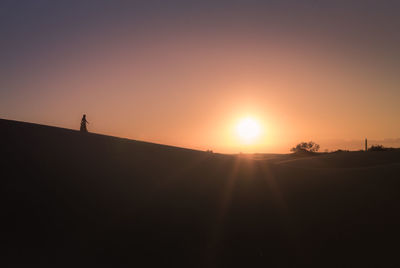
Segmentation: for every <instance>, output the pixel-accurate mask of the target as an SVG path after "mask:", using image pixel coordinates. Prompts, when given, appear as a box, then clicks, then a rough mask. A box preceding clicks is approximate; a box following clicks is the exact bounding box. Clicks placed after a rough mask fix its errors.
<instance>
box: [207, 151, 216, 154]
mask: <svg viewBox="0 0 400 268" xmlns="http://www.w3.org/2000/svg"><path fill="white" fill-rule="evenodd" d="M206 152H207V153H209V154H213V153H214V152H213V150H207V151H206Z"/></svg>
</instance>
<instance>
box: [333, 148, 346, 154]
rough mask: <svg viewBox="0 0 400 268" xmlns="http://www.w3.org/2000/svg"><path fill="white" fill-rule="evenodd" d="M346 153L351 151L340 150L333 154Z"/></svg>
mask: <svg viewBox="0 0 400 268" xmlns="http://www.w3.org/2000/svg"><path fill="white" fill-rule="evenodd" d="M344 152H346V153H347V152H350V151H349V150H342V149H338V150H336V151H333V152H332V153H344Z"/></svg>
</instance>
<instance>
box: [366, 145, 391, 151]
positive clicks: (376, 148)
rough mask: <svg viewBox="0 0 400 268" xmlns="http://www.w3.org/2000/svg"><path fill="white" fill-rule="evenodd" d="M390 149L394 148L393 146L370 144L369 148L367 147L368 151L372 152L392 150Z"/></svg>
mask: <svg viewBox="0 0 400 268" xmlns="http://www.w3.org/2000/svg"><path fill="white" fill-rule="evenodd" d="M392 150H394V148H387V147H384V146H383V145H380V144H377V145H372V146H371V147H370V148H368V151H372V152H383V151H392Z"/></svg>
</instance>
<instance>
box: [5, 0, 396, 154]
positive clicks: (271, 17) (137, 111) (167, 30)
mask: <svg viewBox="0 0 400 268" xmlns="http://www.w3.org/2000/svg"><path fill="white" fill-rule="evenodd" d="M399 13H400V1H385V0H379V1H378V0H376V1H370V0H360V1H354V0H353V1H352V0H346V1H342V0H336V1H317V0H309V1H301V0H292V1H286V0H280V1H261V0H259V1H257V0H246V1H235V0H231V1H216V0H213V1H211V0H202V1H189V0H186V1H174V0H171V1H162V0H159V1H153V0H146V1H103V0H97V1H41V0H37V1H0V34H1V42H0V117H1V118H6V119H13V120H20V121H28V122H34V123H40V124H47V125H53V126H59V127H65V128H73V129H78V128H79V125H80V119H81V117H82V114H84V113H85V114H87V120H88V121H89V122H90V123H89V125H88V129H89V131H91V132H96V133H102V134H107V135H113V136H119V137H125V138H130V139H137V140H144V141H150V142H156V143H162V144H169V145H174V146H180V147H187V148H194V149H200V150H208V149H209V150H213V151H215V152H222V153H237V152H259V153H261V152H264V153H286V152H289V150H290V148H291V147H293V146H294V145H295V144H296V143H298V142H300V141H309V140H313V141H315V142H317V143H319V144H320V145H321V148H322V150H334V149H339V148H341V149H361V148H363V140H364V138H365V137H368V139H369V140H370V141H371V142H373V143H374V142H375V143H381V144H384V145H385V146H397V147H400V139H399V138H400V121H399V115H400V105H399V103H400V88H399V86H400V76H399V71H400V31H399V29H400V16H398V14H399ZM242 118H252V119H254V120H256V121H257V122H258V124H259V126H260V129H261V131H260V136H258V137H257V139H255V140H254V141H253V142H252V143H246V142H243V140H241V139H240V137H238V135H237V133H236V132H235V129H236V128H237V126H238V124H240V122H241V119H242Z"/></svg>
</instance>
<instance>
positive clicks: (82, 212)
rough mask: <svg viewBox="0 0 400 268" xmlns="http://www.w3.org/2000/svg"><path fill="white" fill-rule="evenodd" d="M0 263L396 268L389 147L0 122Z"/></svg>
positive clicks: (398, 176) (397, 177)
mask: <svg viewBox="0 0 400 268" xmlns="http://www.w3.org/2000/svg"><path fill="white" fill-rule="evenodd" d="M0 142H1V157H2V159H1V174H2V175H1V180H0V182H1V201H2V202H1V205H2V210H1V226H2V228H1V241H2V244H3V245H4V246H5V247H3V249H2V250H1V256H0V266H1V267H33V266H40V267H72V266H76V267H81V266H85V267H400V216H399V214H400V152H399V151H391V152H368V153H365V152H351V153H333V154H321V155H316V156H309V157H296V156H290V155H282V156H279V155H274V156H271V157H265V158H263V157H256V158H252V157H249V156H227V155H219V154H209V153H205V152H199V151H193V150H187V149H181V148H175V147H168V146H162V145H157V144H150V143H144V142H137V141H131V140H125V139H118V138H113V137H108V136H102V135H95V134H83V133H79V132H77V131H72V130H66V129H60V128H53V127H47V126H40V125H34V124H28V123H20V122H15V121H8V120H0Z"/></svg>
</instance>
